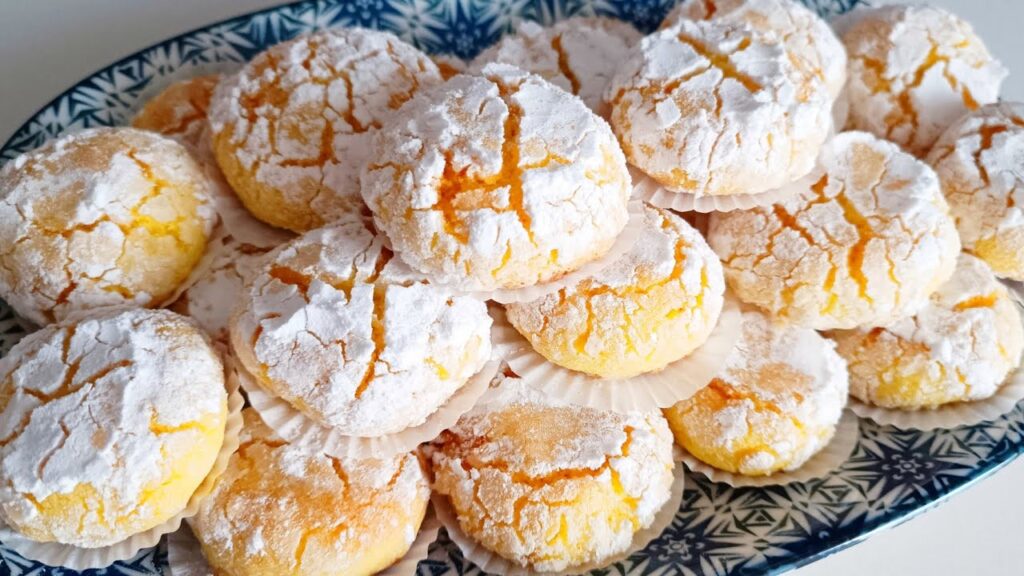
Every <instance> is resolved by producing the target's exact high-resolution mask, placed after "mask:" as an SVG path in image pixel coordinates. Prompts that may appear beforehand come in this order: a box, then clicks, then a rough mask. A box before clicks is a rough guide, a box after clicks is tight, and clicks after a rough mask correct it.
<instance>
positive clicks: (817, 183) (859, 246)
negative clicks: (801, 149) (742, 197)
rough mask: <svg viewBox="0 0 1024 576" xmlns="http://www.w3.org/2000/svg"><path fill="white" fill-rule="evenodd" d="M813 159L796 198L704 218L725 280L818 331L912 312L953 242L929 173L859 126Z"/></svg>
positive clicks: (947, 265) (951, 260)
mask: <svg viewBox="0 0 1024 576" xmlns="http://www.w3.org/2000/svg"><path fill="white" fill-rule="evenodd" d="M819 162H820V163H821V166H822V167H821V168H819V169H818V170H816V171H815V172H814V173H813V174H811V175H809V176H808V177H807V178H806V179H804V180H803V181H801V183H800V184H799V190H798V192H797V193H796V194H795V195H794V196H793V197H791V198H789V199H787V200H784V201H783V202H781V203H778V204H775V205H774V206H766V207H761V208H755V209H752V210H743V211H737V212H731V213H728V214H715V215H714V216H713V217H712V218H711V222H710V228H709V233H708V240H709V243H710V244H711V247H712V248H713V249H714V250H715V252H716V253H717V254H718V256H719V257H720V258H721V259H722V262H723V265H724V268H725V277H726V280H727V281H728V282H729V286H730V287H731V288H732V289H733V290H735V291H736V294H737V295H738V296H739V297H740V299H742V300H743V301H745V302H748V303H751V304H755V305H757V306H759V307H761V308H763V309H764V310H766V311H768V312H769V313H770V314H772V315H773V316H778V317H779V318H781V319H783V320H785V321H789V322H794V323H796V324H800V325H803V326H808V327H811V328H816V329H819V330H827V329H832V328H844V329H848V328H854V327H857V326H878V325H884V324H887V323H891V322H893V321H894V320H896V319H898V318H900V317H906V316H910V315H912V314H914V313H915V312H917V310H919V309H920V308H921V307H922V306H924V305H925V303H927V301H928V296H929V295H930V294H931V293H932V292H934V291H935V289H937V288H938V287H939V285H941V284H942V283H943V282H945V281H946V280H947V279H948V278H949V277H950V275H951V274H952V273H953V268H954V267H955V265H956V254H957V253H958V252H959V250H960V241H959V237H958V236H957V233H956V227H955V225H954V223H953V220H952V218H951V217H950V216H949V210H948V207H947V205H946V201H945V200H944V199H943V198H942V194H941V192H940V190H939V182H938V178H937V177H936V176H935V173H934V172H933V171H932V170H931V168H929V167H928V166H927V165H926V164H924V163H923V162H920V161H918V160H916V159H915V158H914V157H913V156H911V155H909V154H907V153H905V152H902V151H900V150H899V148H898V147H897V146H896V145H895V144H892V143H890V142H885V141H883V140H878V139H877V138H875V137H873V136H871V135H870V134H867V133H864V132H844V133H842V134H839V135H838V136H836V137H835V138H833V139H832V140H831V141H830V142H829V143H827V144H826V145H825V147H824V148H823V149H822V154H821V157H820V159H819Z"/></svg>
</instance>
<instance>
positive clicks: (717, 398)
mask: <svg viewBox="0 0 1024 576" xmlns="http://www.w3.org/2000/svg"><path fill="white" fill-rule="evenodd" d="M847 388H848V380H847V372H846V363H845V362H844V361H843V359H842V358H841V357H840V356H839V354H838V353H836V350H835V344H834V343H833V342H832V341H830V340H828V339H826V338H823V337H821V336H820V335H818V333H817V332H814V331H813V330H810V329H807V328H797V327H786V326H783V325H777V324H773V323H772V320H771V319H770V318H768V317H767V316H765V315H764V314H762V313H760V312H754V311H746V312H744V313H743V328H742V332H741V334H740V339H739V341H738V342H737V344H736V348H735V349H734V350H733V352H732V353H730V355H729V357H728V358H727V359H726V361H725V366H724V367H723V368H722V371H721V372H720V373H719V375H718V376H717V377H716V378H715V379H714V380H712V382H711V384H709V385H708V386H707V387H706V388H704V389H703V390H701V391H700V392H698V393H697V394H696V395H694V396H693V397H692V398H690V399H688V400H684V401H683V402H680V403H678V404H676V405H675V406H673V407H672V408H669V409H668V410H666V411H665V415H666V416H667V417H668V421H669V424H670V426H671V427H672V431H673V432H674V433H675V436H676V440H677V441H678V442H679V444H680V445H681V446H682V447H683V448H685V449H686V450H687V451H688V452H690V453H691V454H693V455H694V456H695V457H697V458H699V459H700V460H702V461H704V462H707V463H708V464H711V465H712V466H715V467H716V468H720V469H722V470H727V471H729V472H733V473H740V474H746V475H753V476H760V475H766V474H771V473H773V472H777V471H780V470H787V471H789V470H795V469H797V468H799V467H800V466H802V465H803V464H804V463H805V462H806V461H807V460H808V459H810V458H811V457H812V456H813V455H814V454H816V453H817V452H818V451H819V450H821V449H822V448H824V447H825V445H827V444H828V443H829V441H830V440H831V439H832V436H833V435H834V434H835V429H836V425H837V424H838V423H839V419H840V417H841V416H842V413H843V408H844V407H845V406H846V395H847Z"/></svg>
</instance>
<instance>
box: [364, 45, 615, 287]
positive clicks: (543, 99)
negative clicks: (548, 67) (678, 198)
mask: <svg viewBox="0 0 1024 576" xmlns="http://www.w3.org/2000/svg"><path fill="white" fill-rule="evenodd" d="M372 156H373V158H374V160H373V161H372V162H371V163H370V164H368V165H367V167H366V168H365V169H364V171H363V176H362V185H363V188H362V192H363V197H364V198H365V199H366V201H367V204H369V206H370V209H371V210H372V211H373V213H374V221H375V222H376V223H377V226H378V228H380V229H381V230H382V231H383V232H384V233H386V234H387V236H388V238H390V239H391V241H392V243H393V244H394V246H395V249H396V250H397V251H398V252H399V253H401V254H402V257H403V258H404V259H405V260H406V261H407V262H408V263H409V264H410V265H411V266H412V267H414V268H416V269H418V270H420V271H422V272H424V273H425V274H428V275H429V276H431V278H434V279H435V280H438V281H439V282H441V283H443V284H452V285H460V286H466V285H470V286H474V287H476V289H482V290H493V289H496V288H518V287H522V286H530V285H533V284H536V283H538V282H544V281H547V280H551V279H553V278H557V277H559V276H561V275H562V274H564V273H566V272H569V271H571V270H574V269H576V268H578V267H579V266H581V265H583V264H585V263H587V262H590V261H592V260H594V259H596V258H599V257H601V256H602V255H604V254H605V253H606V252H607V251H608V249H609V248H611V246H612V244H613V243H614V241H615V238H616V236H617V235H618V234H619V232H621V231H622V229H623V228H624V227H625V225H626V221H627V220H628V213H627V210H626V203H627V201H628V199H629V195H630V193H631V182H630V178H629V173H628V172H627V170H626V163H625V158H624V157H623V156H622V151H621V150H620V149H619V146H618V143H617V142H616V141H615V137H614V136H613V135H612V133H611V130H610V129H609V128H608V125H607V124H606V123H605V122H604V121H603V120H601V119H600V118H599V117H597V116H596V115H594V114H593V113H592V112H591V111H590V110H589V109H587V108H586V106H584V105H583V103H582V101H580V100H579V99H577V98H574V97H573V96H571V95H570V94H568V93H566V92H564V91H562V90H561V89H559V88H557V87H556V86H554V85H552V84H550V83H548V82H546V81H544V80H542V79H541V78H540V77H539V76H534V75H527V74H526V73H524V72H521V71H519V70H517V69H515V68H512V67H510V66H507V65H502V64H491V65H489V66H487V67H486V68H485V69H484V76H483V77H473V76H456V77H455V78H452V79H451V80H449V81H448V82H446V83H445V84H443V85H442V86H440V87H438V88H436V89H432V90H429V91H425V92H424V93H422V94H421V95H420V96H417V97H416V98H414V99H413V101H412V102H410V103H409V104H408V105H407V106H405V107H404V108H403V109H402V110H401V111H400V112H399V113H398V114H397V115H396V116H395V117H394V118H393V120H392V121H391V123H390V124H389V125H388V129H386V130H382V131H380V132H379V133H378V135H377V137H376V138H375V140H374V152H373V154H372Z"/></svg>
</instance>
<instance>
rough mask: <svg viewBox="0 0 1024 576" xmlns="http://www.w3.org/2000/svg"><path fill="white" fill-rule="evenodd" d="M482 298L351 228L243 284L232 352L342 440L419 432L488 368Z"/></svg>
mask: <svg viewBox="0 0 1024 576" xmlns="http://www.w3.org/2000/svg"><path fill="white" fill-rule="evenodd" d="M490 327H491V318H490V316H488V315H487V307H486V306H485V305H484V303H483V301H481V300H478V299H476V298H473V297H470V296H465V295H454V294H452V293H451V292H450V291H448V290H445V289H443V288H441V287H438V286H434V285H431V284H428V283H426V282H424V281H423V280H422V277H420V276H416V275H413V274H412V273H411V272H410V271H409V270H408V268H407V267H405V266H404V265H403V264H402V263H401V261H399V260H398V259H393V258H392V254H391V251H390V250H388V249H387V248H385V247H384V240H383V238H382V237H380V236H377V235H374V234H373V233H372V232H371V231H370V230H368V229H367V228H366V227H365V225H364V224H363V223H362V222H361V221H359V220H346V221H339V222H336V223H334V224H331V225H330V226H325V227H324V228H318V229H316V230H313V231H310V232H307V233H305V234H303V235H302V236H299V237H298V238H296V239H295V240H293V241H291V242H289V243H287V244H285V245H284V246H282V247H280V248H279V249H278V250H277V251H275V252H274V253H273V254H272V257H271V258H270V259H268V260H266V261H265V262H263V264H262V266H260V268H259V269H258V270H257V271H256V273H255V274H254V275H253V276H252V277H251V280H249V282H248V283H247V285H246V288H245V290H244V292H243V294H242V295H241V297H240V302H239V304H238V306H237V307H236V313H235V316H234V319H233V320H232V324H231V343H232V347H233V349H234V352H235V354H236V355H237V356H238V358H239V360H241V362H242V363H243V365H244V366H245V368H246V369H247V370H248V371H249V373H250V374H252V375H253V376H254V377H255V378H256V379H257V380H258V381H259V382H260V383H261V384H262V385H263V386H264V387H265V388H267V389H268V390H269V391H271V392H273V393H274V394H277V395H278V396H280V397H281V398H283V399H284V400H286V401H288V402H289V403H291V404H292V405H293V406H294V407H295V408H296V409H297V410H299V411H301V412H303V413H304V414H306V415H307V416H309V417H310V418H312V419H314V420H316V421H317V422H319V423H321V424H323V425H326V426H330V427H332V428H334V429H335V430H337V431H339V432H340V433H342V434H348V435H353V436H380V435H384V434H390V433H394V432H398V431H401V430H404V429H406V428H408V427H410V426H417V425H419V424H421V423H423V422H424V421H425V420H426V419H427V417H428V416H430V415H431V414H432V413H434V412H435V411H436V410H437V409H438V408H440V407H441V405H443V404H444V403H445V402H447V401H448V399H449V398H450V397H451V396H452V395H453V394H455V393H456V392H457V391H458V390H459V389H460V388H462V386H463V385H464V384H466V382H467V381H468V380H469V378H470V377H471V376H473V375H474V374H476V373H477V372H479V371H480V369H481V368H482V367H483V366H484V364H486V363H487V361H488V359H489V357H490V353H491V340H490Z"/></svg>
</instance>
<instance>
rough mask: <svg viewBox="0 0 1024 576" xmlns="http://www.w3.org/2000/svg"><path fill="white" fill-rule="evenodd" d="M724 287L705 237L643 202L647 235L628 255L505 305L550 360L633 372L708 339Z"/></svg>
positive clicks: (617, 373)
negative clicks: (528, 298)
mask: <svg viewBox="0 0 1024 576" xmlns="http://www.w3.org/2000/svg"><path fill="white" fill-rule="evenodd" d="M724 291H725V281H724V278H723V276H722V267H721V264H720V263H719V261H718V257H717V256H715V254H714V252H712V251H711V248H710V247H708V245H707V243H706V242H705V241H704V238H703V237H701V236H700V234H699V233H698V232H697V231H696V230H694V229H693V228H692V227H691V226H690V225H689V224H687V223H686V222H685V221H684V220H683V219H682V218H680V217H678V216H676V215H674V214H673V213H671V212H669V211H667V210H661V209H658V208H653V207H646V208H645V209H644V230H643V233H642V236H641V237H640V238H639V239H638V240H637V241H636V243H635V244H634V245H633V248H632V249H631V250H630V252H628V253H627V254H626V255H625V256H623V257H622V258H620V259H619V260H617V261H616V262H615V263H613V264H612V265H611V266H609V267H608V268H606V269H604V270H602V271H601V272H599V273H598V274H596V275H594V276H593V277H591V278H589V279H586V280H584V281H582V282H580V283H578V284H576V285H575V286H572V287H570V288H564V289H562V290H559V291H558V292H557V293H554V294H551V295H549V296H546V297H544V298H541V299H539V300H536V301H533V302H529V303H525V304H511V305H508V306H506V310H507V312H508V319H509V321H510V322H511V323H512V324H513V326H515V327H516V329H517V330H518V331H519V332H520V333H521V334H523V336H524V337H526V338H527V339H528V340H530V342H531V343H532V344H533V346H534V348H535V349H536V350H537V351H538V352H540V353H541V354H543V355H544V356H545V357H547V358H548V359H550V360H551V361H553V362H555V363H557V364H560V365H563V366H566V367H568V368H571V369H575V370H580V371H584V372H588V373H594V374H597V375H600V376H604V377H611V376H614V377H629V376H633V375H636V374H637V373H640V372H645V371H652V370H657V369H660V368H663V367H664V366H666V365H668V364H669V363H671V362H674V361H676V360H678V359H680V358H682V357H683V356H685V355H687V354H689V353H690V352H692V351H693V350H694V349H696V348H697V347H699V346H700V345H701V344H703V343H704V341H705V340H706V339H707V337H708V336H709V335H710V333H711V331H712V330H713V329H714V327H715V325H716V324H717V322H718V316H719V313H720V312H721V310H722V305H723V302H724V300H723V293H724Z"/></svg>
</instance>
